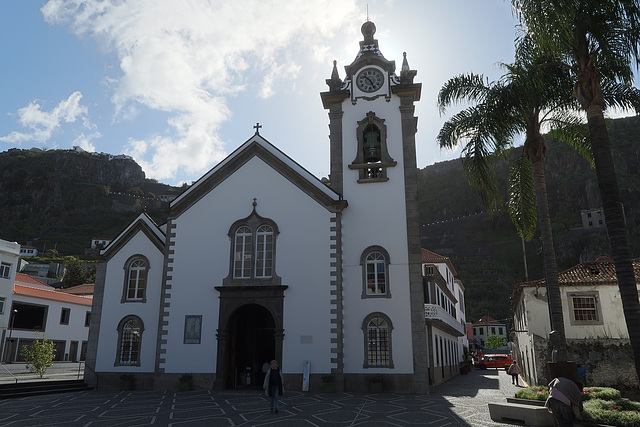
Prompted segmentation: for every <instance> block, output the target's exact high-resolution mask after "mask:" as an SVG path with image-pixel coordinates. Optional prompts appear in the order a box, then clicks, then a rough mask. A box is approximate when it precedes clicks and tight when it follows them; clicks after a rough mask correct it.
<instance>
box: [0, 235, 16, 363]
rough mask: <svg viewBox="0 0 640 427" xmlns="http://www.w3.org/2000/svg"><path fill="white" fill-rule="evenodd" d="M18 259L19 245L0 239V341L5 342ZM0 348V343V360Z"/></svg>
mask: <svg viewBox="0 0 640 427" xmlns="http://www.w3.org/2000/svg"><path fill="white" fill-rule="evenodd" d="M19 260H20V245H19V244H18V243H16V242H8V241H6V240H2V239H0V338H1V339H2V340H1V341H0V343H4V342H5V337H6V336H7V330H8V328H9V325H10V318H11V315H10V313H11V299H12V298H11V296H12V294H13V282H14V280H15V277H16V271H17V269H18V261H19ZM2 350H3V346H2V345H0V360H2V356H3V354H4V353H3V351H2Z"/></svg>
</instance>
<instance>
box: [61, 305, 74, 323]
mask: <svg viewBox="0 0 640 427" xmlns="http://www.w3.org/2000/svg"><path fill="white" fill-rule="evenodd" d="M70 316H71V309H70V308H63V309H62V310H61V311H60V324H61V325H68V324H69V317H70Z"/></svg>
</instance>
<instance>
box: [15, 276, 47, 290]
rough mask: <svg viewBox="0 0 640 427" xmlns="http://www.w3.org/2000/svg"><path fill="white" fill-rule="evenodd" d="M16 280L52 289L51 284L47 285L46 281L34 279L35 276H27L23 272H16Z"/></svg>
mask: <svg viewBox="0 0 640 427" xmlns="http://www.w3.org/2000/svg"><path fill="white" fill-rule="evenodd" d="M16 282H20V283H23V284H27V285H39V286H48V287H50V288H52V289H53V287H52V286H49V285H47V284H46V283H44V282H41V281H40V280H38V279H36V278H35V277H33V276H29V275H28V274H24V273H16Z"/></svg>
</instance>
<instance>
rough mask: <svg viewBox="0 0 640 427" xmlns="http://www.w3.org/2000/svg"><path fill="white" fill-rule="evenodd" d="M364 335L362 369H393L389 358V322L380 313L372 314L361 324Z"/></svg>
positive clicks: (390, 327)
mask: <svg viewBox="0 0 640 427" xmlns="http://www.w3.org/2000/svg"><path fill="white" fill-rule="evenodd" d="M362 329H363V331H364V335H365V360H364V368H393V359H392V357H391V354H392V353H391V330H392V329H393V328H392V326H391V320H390V319H389V318H388V317H387V316H386V315H385V314H382V313H372V314H370V315H369V316H367V317H366V318H365V320H364V322H363V325H362Z"/></svg>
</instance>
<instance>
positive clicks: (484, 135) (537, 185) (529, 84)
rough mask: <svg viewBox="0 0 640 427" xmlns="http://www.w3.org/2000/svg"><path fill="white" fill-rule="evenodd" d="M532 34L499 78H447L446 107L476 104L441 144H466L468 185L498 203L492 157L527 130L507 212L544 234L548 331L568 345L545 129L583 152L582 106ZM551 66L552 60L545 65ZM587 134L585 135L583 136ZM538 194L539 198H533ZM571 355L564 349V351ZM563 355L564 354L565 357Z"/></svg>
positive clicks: (521, 228) (457, 118)
mask: <svg viewBox="0 0 640 427" xmlns="http://www.w3.org/2000/svg"><path fill="white" fill-rule="evenodd" d="M529 44H530V40H529V39H528V38H523V39H522V40H520V47H519V49H518V51H517V53H518V54H517V55H516V62H515V63H514V64H512V65H506V64H502V65H503V67H504V68H505V69H506V71H507V72H506V74H505V75H504V76H502V78H501V79H500V80H498V81H496V82H492V83H489V82H488V81H485V78H484V77H483V76H482V75H475V74H466V75H460V76H457V77H454V78H452V79H450V80H449V81H448V82H446V83H445V84H444V86H443V87H442V89H441V90H440V93H439V96H438V105H439V107H440V111H441V113H444V112H445V110H446V108H447V107H449V106H450V105H451V104H453V103H457V102H461V101H466V102H470V103H472V105H471V106H470V107H468V108H466V109H464V110H462V111H461V112H459V113H457V114H455V115H454V116H453V117H451V118H450V119H449V120H448V121H447V122H446V123H445V124H444V125H443V127H442V129H441V130H440V133H439V134H438V138H437V139H438V142H439V143H440V146H441V147H447V148H452V147H454V146H457V145H459V144H464V149H463V155H464V158H463V164H464V168H465V171H467V174H468V177H469V181H470V183H471V184H472V185H473V186H475V187H476V188H477V189H479V190H480V192H481V194H482V195H483V200H484V202H485V204H487V205H492V204H495V203H496V202H497V201H498V195H497V188H496V184H495V179H494V173H493V161H494V160H495V158H496V157H497V156H503V155H505V154H506V153H507V152H508V151H509V149H510V148H511V147H512V144H513V140H514V138H515V137H516V136H518V135H522V134H524V135H525V142H524V149H523V151H522V156H521V157H520V158H519V159H518V160H516V162H515V163H514V165H513V166H512V167H511V168H510V174H509V175H510V176H509V202H508V207H509V214H510V216H511V219H512V221H513V223H514V224H515V225H516V229H517V231H518V234H519V235H520V236H522V237H524V238H525V239H527V240H530V239H531V238H532V237H533V235H534V232H535V229H536V210H537V221H538V222H539V225H540V231H541V236H542V245H543V256H544V266H545V275H546V284H547V295H548V298H549V299H548V301H549V312H550V319H551V325H550V326H551V329H552V330H555V331H556V335H557V336H558V338H559V346H558V347H559V348H556V349H557V350H560V351H562V350H563V349H565V348H566V339H565V333H564V320H563V313H562V304H561V298H560V289H559V287H558V265H557V261H556V256H555V249H554V244H553V235H552V232H551V220H550V215H549V204H548V201H547V190H546V181H545V175H544V165H543V160H544V158H545V155H546V151H547V144H546V141H545V138H544V136H543V135H542V132H541V131H542V129H543V128H549V129H550V130H551V132H553V133H555V135H556V136H558V137H561V138H562V139H563V140H565V141H567V142H569V143H570V144H572V145H573V146H574V147H577V148H581V152H583V153H584V154H587V155H588V150H585V149H584V147H585V145H586V141H585V138H584V135H581V134H580V132H579V131H580V126H579V124H580V120H579V118H578V117H576V115H575V110H576V108H577V106H576V105H575V100H574V99H572V97H571V94H570V88H571V80H570V79H569V75H568V73H567V72H566V70H565V69H563V68H561V67H557V66H554V65H548V64H550V63H551V62H552V61H551V58H545V57H543V56H538V57H535V56H532V55H530V54H531V53H533V52H534V50H533V49H531V48H530V47H529ZM545 64H547V65H545ZM581 136H582V137H581ZM534 199H535V200H534ZM563 354H566V353H560V354H559V356H562V355H563ZM563 360H566V359H563Z"/></svg>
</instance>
